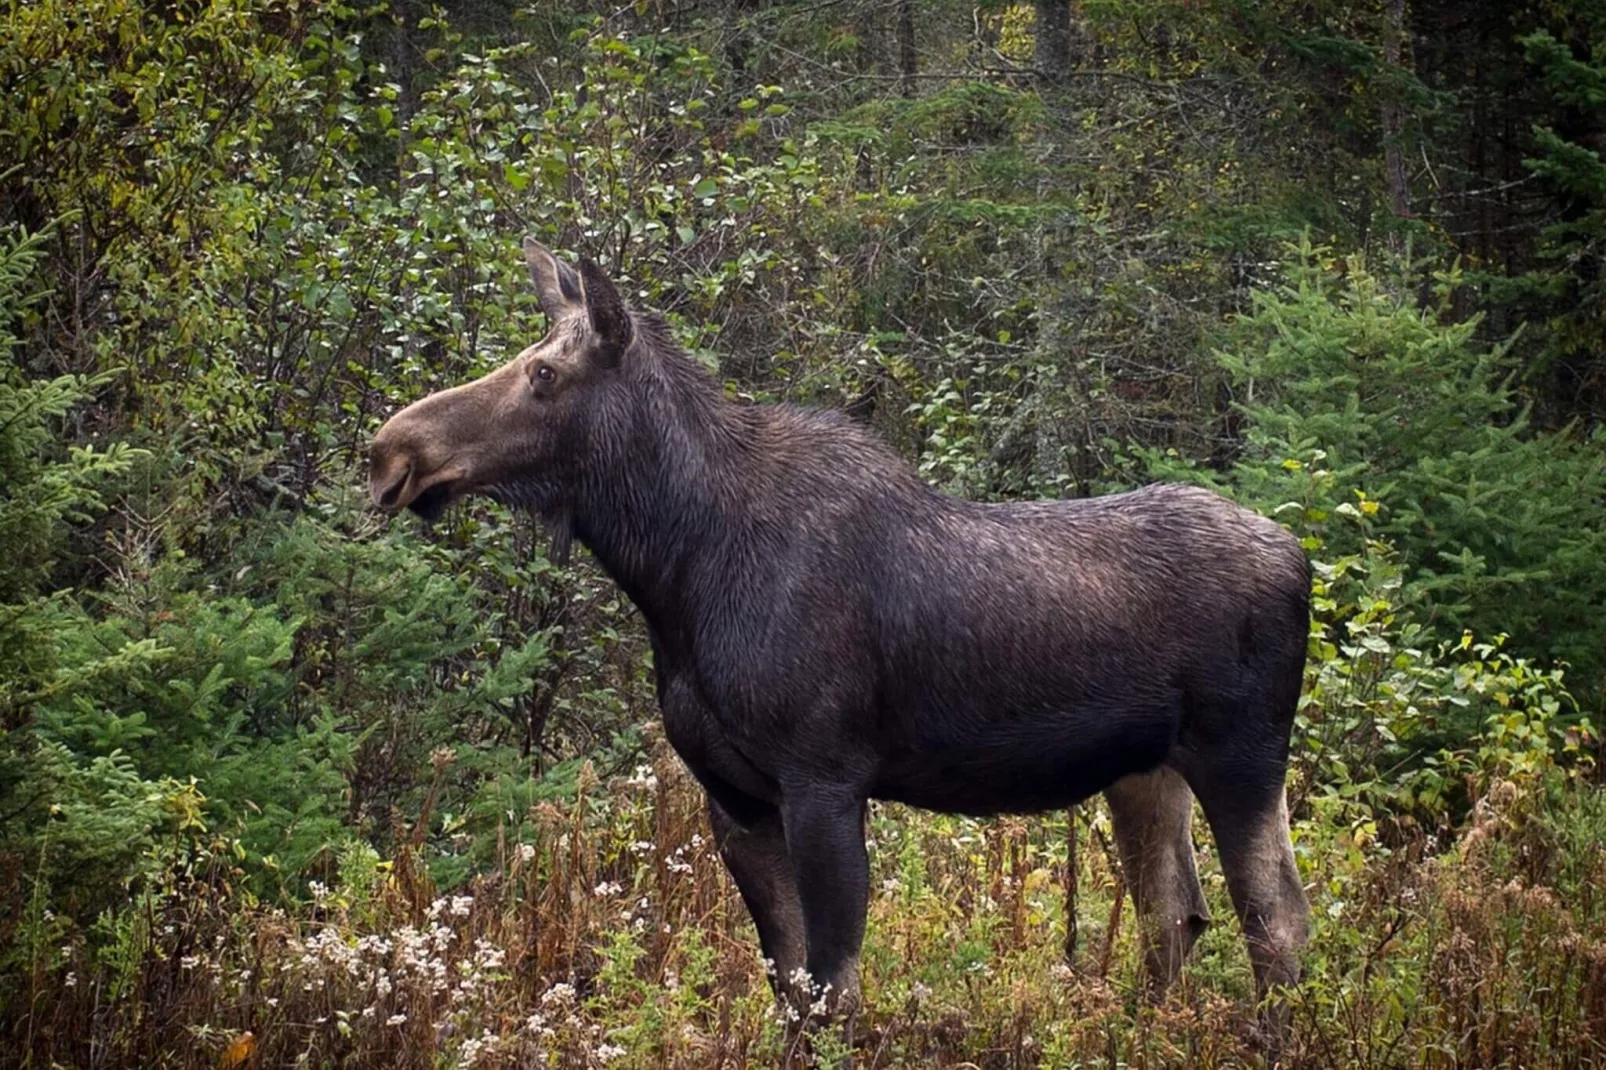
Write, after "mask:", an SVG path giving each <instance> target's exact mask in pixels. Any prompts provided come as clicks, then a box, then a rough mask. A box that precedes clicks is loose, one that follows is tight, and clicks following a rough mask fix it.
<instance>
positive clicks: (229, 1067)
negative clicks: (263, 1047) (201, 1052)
mask: <svg viewBox="0 0 1606 1070" xmlns="http://www.w3.org/2000/svg"><path fill="white" fill-rule="evenodd" d="M256 1050H257V1038H256V1034H255V1033H252V1032H250V1031H249V1030H247V1031H246V1032H244V1033H241V1034H240V1035H239V1036H237V1037H235V1038H234V1043H232V1044H230V1045H229V1046H228V1047H226V1048H224V1049H223V1054H222V1055H221V1056H219V1057H218V1061H217V1065H218V1070H234V1068H235V1067H236V1066H239V1065H240V1064H241V1063H243V1062H245V1061H246V1060H247V1059H249V1058H251V1053H252V1052H254V1051H256Z"/></svg>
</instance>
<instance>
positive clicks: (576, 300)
mask: <svg viewBox="0 0 1606 1070" xmlns="http://www.w3.org/2000/svg"><path fill="white" fill-rule="evenodd" d="M524 262H525V263H526V264H528V265H529V266H530V281H531V282H533V283H535V296H536V299H537V300H539V301H540V302H541V311H542V312H545V313H546V317H547V319H548V320H556V319H561V318H562V317H564V316H567V315H569V314H571V313H573V312H576V311H578V310H579V308H580V305H581V302H582V301H583V298H582V296H581V293H580V279H579V277H578V276H576V275H575V273H574V268H572V267H570V266H569V265H568V264H565V263H564V262H563V261H561V260H559V259H558V258H557V257H555V256H553V255H552V250H550V249H548V248H547V247H546V246H544V245H542V244H541V243H540V242H538V241H536V240H535V239H534V238H529V237H527V238H525V239H524Z"/></svg>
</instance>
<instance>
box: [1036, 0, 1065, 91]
mask: <svg viewBox="0 0 1606 1070" xmlns="http://www.w3.org/2000/svg"><path fill="white" fill-rule="evenodd" d="M1033 50H1034V58H1035V59H1036V61H1037V77H1038V78H1040V79H1041V80H1042V81H1043V84H1045V85H1051V86H1059V85H1064V84H1065V79H1066V78H1067V77H1069V75H1070V72H1071V4H1070V0H1037V30H1036V40H1035V41H1034V49H1033Z"/></svg>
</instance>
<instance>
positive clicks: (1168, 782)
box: [1104, 766, 1210, 1000]
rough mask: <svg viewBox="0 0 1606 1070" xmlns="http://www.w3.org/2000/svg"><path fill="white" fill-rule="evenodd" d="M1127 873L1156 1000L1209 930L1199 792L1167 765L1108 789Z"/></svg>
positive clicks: (1128, 778)
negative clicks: (1198, 833)
mask: <svg viewBox="0 0 1606 1070" xmlns="http://www.w3.org/2000/svg"><path fill="white" fill-rule="evenodd" d="M1104 798H1105V799H1106V801H1108V802H1109V804H1110V823H1111V824H1112V825H1113V826H1114V829H1115V842H1116V845H1117V847H1119V849H1120V852H1121V867H1122V869H1123V871H1124V872H1125V875H1126V881H1127V886H1128V888H1130V889H1131V892H1132V903H1133V905H1134V906H1135V907H1136V908H1137V915H1138V923H1139V925H1140V926H1141V931H1142V944H1143V958H1144V965H1145V966H1146V967H1147V970H1148V975H1149V995H1150V997H1151V998H1153V999H1156V1000H1158V999H1160V998H1161V997H1162V996H1164V995H1165V993H1166V990H1167V989H1168V988H1170V987H1171V984H1172V982H1174V981H1175V980H1176V979H1177V974H1178V973H1179V972H1180V971H1181V970H1182V963H1183V961H1184V960H1185V959H1186V958H1187V957H1188V952H1189V951H1191V950H1192V949H1193V945H1194V942H1195V941H1196V940H1198V939H1199V936H1200V935H1201V934H1202V933H1203V932H1204V931H1205V929H1206V928H1207V927H1208V926H1209V924H1210V910H1209V908H1208V907H1207V906H1206V905H1205V899H1204V891H1203V889H1201V888H1200V887H1199V873H1198V870H1197V869H1196V868H1195V864H1194V853H1193V835H1192V824H1193V793H1192V792H1191V791H1189V790H1188V784H1187V782H1186V781H1184V780H1183V779H1182V777H1181V776H1179V775H1178V774H1177V773H1175V772H1174V771H1172V770H1170V769H1167V768H1165V767H1164V766H1162V767H1161V768H1159V769H1156V770H1154V771H1153V772H1151V773H1134V774H1132V775H1131V776H1127V777H1124V778H1122V779H1121V780H1118V781H1116V782H1115V783H1114V784H1113V785H1111V786H1110V787H1109V788H1106V789H1105V792H1104Z"/></svg>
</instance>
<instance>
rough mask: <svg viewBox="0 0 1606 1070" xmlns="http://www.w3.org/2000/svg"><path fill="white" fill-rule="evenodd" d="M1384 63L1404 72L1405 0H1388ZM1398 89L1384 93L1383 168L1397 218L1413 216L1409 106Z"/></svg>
mask: <svg viewBox="0 0 1606 1070" xmlns="http://www.w3.org/2000/svg"><path fill="white" fill-rule="evenodd" d="M1383 18H1384V23H1383V63H1384V65H1385V66H1386V67H1387V68H1388V69H1389V71H1390V72H1391V73H1392V72H1394V71H1398V70H1399V69H1400V59H1401V45H1402V43H1403V41H1404V39H1405V0H1387V2H1386V3H1385V4H1384V8H1383ZM1400 95H1401V94H1400V91H1399V89H1398V88H1390V89H1389V90H1388V91H1387V92H1385V93H1384V94H1383V105H1382V109H1381V111H1382V116H1381V118H1382V121H1383V167H1384V170H1385V171H1387V172H1388V183H1389V208H1390V209H1391V210H1392V211H1393V212H1394V215H1395V217H1396V218H1399V219H1404V218H1405V217H1407V216H1409V215H1410V214H1411V201H1410V189H1409V187H1408V186H1407V185H1406V180H1405V150H1404V147H1403V146H1402V145H1401V144H1400V136H1401V133H1402V132H1403V131H1404V129H1405V106H1404V103H1403V102H1402V101H1401V99H1400Z"/></svg>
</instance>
